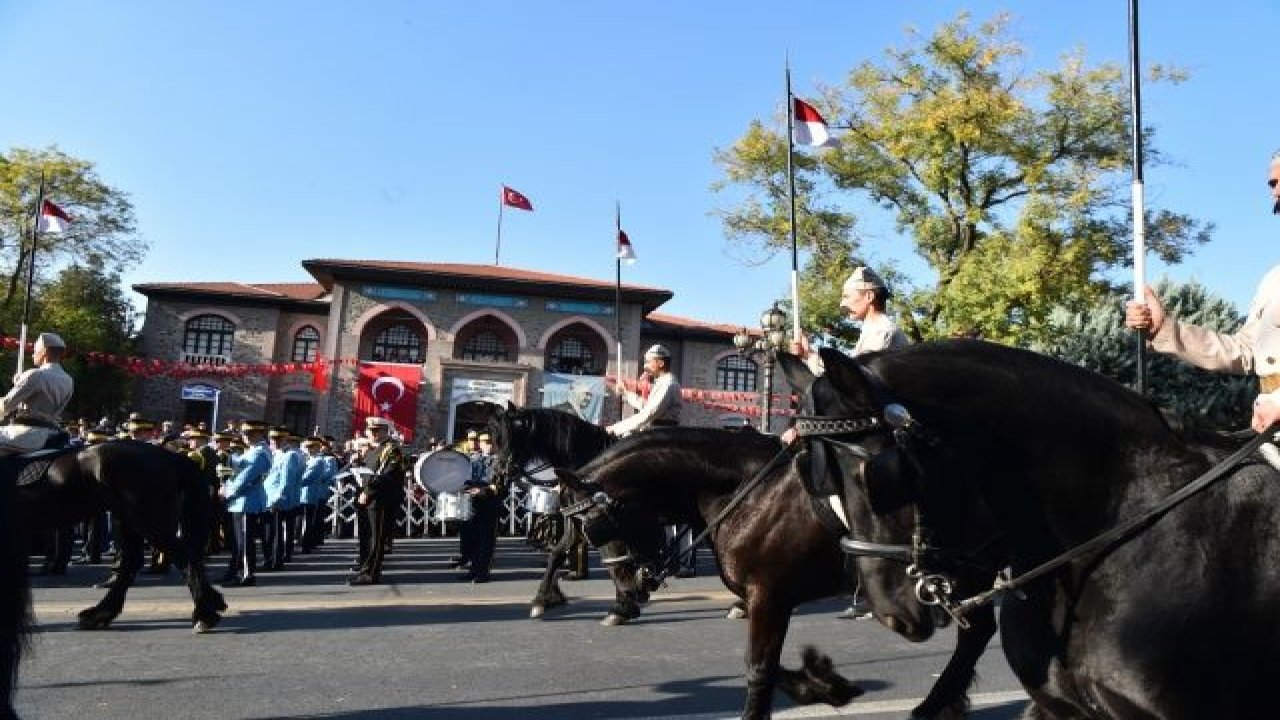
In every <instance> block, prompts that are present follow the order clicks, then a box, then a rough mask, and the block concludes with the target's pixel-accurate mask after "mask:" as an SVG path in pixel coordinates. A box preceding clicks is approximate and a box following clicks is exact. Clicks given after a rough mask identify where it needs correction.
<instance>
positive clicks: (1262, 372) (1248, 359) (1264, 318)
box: [1124, 153, 1280, 432]
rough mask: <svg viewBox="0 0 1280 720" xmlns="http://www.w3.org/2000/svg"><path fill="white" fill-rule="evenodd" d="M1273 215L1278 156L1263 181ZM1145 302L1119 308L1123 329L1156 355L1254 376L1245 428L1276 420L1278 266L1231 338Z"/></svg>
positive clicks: (1279, 408) (1279, 395)
mask: <svg viewBox="0 0 1280 720" xmlns="http://www.w3.org/2000/svg"><path fill="white" fill-rule="evenodd" d="M1267 185H1268V186H1269V187H1270V188H1271V199H1272V201H1273V202H1274V203H1275V204H1274V206H1273V211H1274V212H1276V213H1277V214H1280V153H1277V154H1276V155H1273V156H1272V158H1271V167H1270V171H1269V174H1268V177H1267ZM1144 290H1145V295H1146V301H1145V302H1141V303H1140V302H1137V301H1136V300H1131V301H1129V303H1128V304H1127V306H1126V307H1125V322H1124V324H1125V325H1126V326H1127V327H1130V328H1135V329H1139V330H1144V331H1146V335H1147V339H1148V341H1149V343H1150V345H1151V347H1152V348H1153V349H1154V350H1156V352H1161V353H1168V354H1170V355H1176V356H1177V357H1179V358H1181V359H1183V360H1185V361H1186V362H1189V363H1191V364H1192V365H1195V366H1197V367H1201V368H1204V369H1206V370H1216V371H1218V372H1228V373H1235V374H1238V375H1248V374H1251V373H1252V374H1256V375H1257V376H1258V381H1259V385H1260V387H1261V390H1262V392H1261V393H1260V394H1259V395H1258V398H1257V399H1256V400H1254V403H1253V418H1252V420H1251V422H1250V425H1251V426H1252V427H1253V429H1254V430H1255V431H1257V432H1262V431H1263V430H1266V429H1267V428H1268V427H1271V425H1273V424H1274V423H1276V422H1277V421H1280V266H1276V267H1274V268H1272V269H1271V270H1270V271H1269V272H1268V273H1267V274H1266V275H1264V276H1263V278H1262V283H1261V284H1259V285H1258V291H1257V293H1255V294H1254V296H1253V302H1252V303H1251V304H1250V305H1249V315H1248V317H1247V318H1246V320H1245V323H1244V325H1243V326H1242V327H1241V328H1240V329H1239V330H1237V331H1236V332H1234V333H1232V334H1227V333H1220V332H1216V331H1214V330H1210V329H1208V328H1202V327H1198V326H1196V325H1189V324H1187V323H1182V322H1179V321H1178V319H1177V318H1175V317H1170V316H1168V315H1166V314H1165V311H1164V307H1163V306H1161V305H1160V300H1159V299H1158V298H1157V297H1156V294H1155V293H1154V292H1152V291H1151V288H1149V287H1147V288H1144Z"/></svg>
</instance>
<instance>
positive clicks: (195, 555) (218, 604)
mask: <svg viewBox="0 0 1280 720" xmlns="http://www.w3.org/2000/svg"><path fill="white" fill-rule="evenodd" d="M200 490H201V492H199V494H197V493H196V492H188V493H187V495H186V497H185V498H184V500H183V508H182V537H181V538H178V537H175V536H173V535H169V536H166V537H165V542H164V544H165V545H168V546H170V547H172V548H173V552H172V553H171V554H172V556H173V558H174V561H175V562H176V563H177V565H178V567H179V568H180V569H181V570H182V572H183V573H184V575H185V576H186V579H187V588H188V589H189V590H190V591H191V601H192V603H193V604H194V609H193V610H192V611H191V623H192V632H194V633H195V634H197V635H199V634H203V633H207V632H209V631H210V630H212V629H213V628H214V627H216V626H217V624H218V622H219V621H221V620H222V614H221V613H222V611H223V610H226V609H227V603H226V601H225V600H224V599H223V597H222V593H220V592H218V591H217V590H216V589H215V588H214V587H213V586H212V585H210V584H209V578H208V575H207V574H206V573H205V552H204V551H205V548H206V546H207V544H208V543H207V541H208V535H209V527H210V525H211V517H212V515H211V512H210V501H209V499H208V496H207V495H205V494H204V493H203V492H202V491H203V488H200Z"/></svg>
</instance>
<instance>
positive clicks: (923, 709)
mask: <svg viewBox="0 0 1280 720" xmlns="http://www.w3.org/2000/svg"><path fill="white" fill-rule="evenodd" d="M968 619H969V627H967V628H966V627H961V628H959V629H958V631H957V632H956V649H955V650H954V651H953V652H952V653H951V660H949V661H948V662H947V666H946V668H944V669H943V671H942V674H941V675H939V676H938V681H937V682H935V683H934V684H933V688H932V689H930V690H929V695H928V696H927V697H925V699H924V701H923V702H921V703H920V704H919V705H917V706H916V707H915V709H914V710H912V711H911V717H912V718H913V720H924V719H925V718H928V719H929V720H949V719H950V718H963V717H967V716H968V713H969V686H970V685H971V684H972V683H973V679H974V677H976V676H977V673H976V672H975V671H974V666H975V665H977V663H978V658H980V657H982V653H983V652H985V651H986V649H987V643H988V642H990V641H991V638H992V637H993V636H994V635H995V634H996V612H995V610H994V609H993V608H992V607H991V606H990V605H984V606H983V607H981V608H978V609H977V610H975V611H973V612H972V613H970V614H969V616H968Z"/></svg>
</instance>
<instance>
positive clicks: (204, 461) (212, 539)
mask: <svg viewBox="0 0 1280 720" xmlns="http://www.w3.org/2000/svg"><path fill="white" fill-rule="evenodd" d="M180 437H181V439H182V441H183V442H185V443H186V444H187V448H186V454H187V459H188V460H190V461H191V462H192V464H194V465H195V466H196V467H197V468H199V469H200V476H201V477H203V478H204V482H205V486H206V487H207V488H208V490H209V498H210V500H212V501H215V502H214V505H215V506H216V505H221V503H218V502H216V501H217V498H218V488H220V487H222V480H221V478H219V477H218V454H217V453H216V452H214V449H213V448H211V447H209V433H207V432H205V431H204V430H198V429H196V428H194V427H192V428H187V429H186V430H183V431H182V435H181V436H180ZM215 517H216V515H213V516H212V517H211V518H210V520H211V521H212V520H213V519H214V518H215ZM210 527H216V526H215V525H212V524H211V525H210ZM217 540H218V539H217V535H216V534H215V533H212V532H211V533H209V545H208V547H207V549H206V550H207V552H208V553H209V554H212V553H214V552H217V546H216V545H217Z"/></svg>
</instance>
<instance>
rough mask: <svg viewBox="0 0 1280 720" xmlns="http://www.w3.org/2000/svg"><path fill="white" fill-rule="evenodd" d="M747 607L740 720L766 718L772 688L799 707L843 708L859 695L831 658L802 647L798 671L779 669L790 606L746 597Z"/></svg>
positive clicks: (771, 698) (860, 689) (770, 702)
mask: <svg viewBox="0 0 1280 720" xmlns="http://www.w3.org/2000/svg"><path fill="white" fill-rule="evenodd" d="M747 607H748V608H749V611H748V613H747V622H748V625H747V627H748V630H747V707H746V709H745V710H744V711H743V717H768V716H769V713H770V712H771V711H772V709H773V688H774V686H775V685H776V686H777V687H778V688H780V689H781V690H782V691H783V692H784V693H786V694H787V696H788V697H790V698H791V699H792V700H794V701H795V702H796V703H797V704H799V705H814V704H817V703H826V704H827V705H831V706H833V707H840V706H842V705H846V704H848V703H849V701H851V700H853V699H854V698H856V697H858V696H859V695H861V694H862V692H863V690H862V688H860V687H858V686H857V685H854V684H853V683H851V682H849V680H848V679H846V678H845V677H844V676H842V675H840V673H838V672H836V670H835V663H833V662H832V661H831V658H829V657H827V656H826V655H824V654H822V653H821V652H819V651H818V650H817V648H814V647H806V648H804V650H803V651H801V654H800V657H801V661H802V662H803V665H802V666H801V667H800V669H799V670H789V669H787V668H784V667H782V664H781V661H780V656H781V653H782V644H783V642H784V641H785V640H786V638H787V629H788V628H789V627H790V624H791V611H792V610H793V609H794V608H792V607H782V606H779V605H778V604H776V603H769V604H767V605H766V603H765V602H763V601H761V600H759V599H758V598H757V599H752V597H751V596H750V595H749V596H748V602H747Z"/></svg>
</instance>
